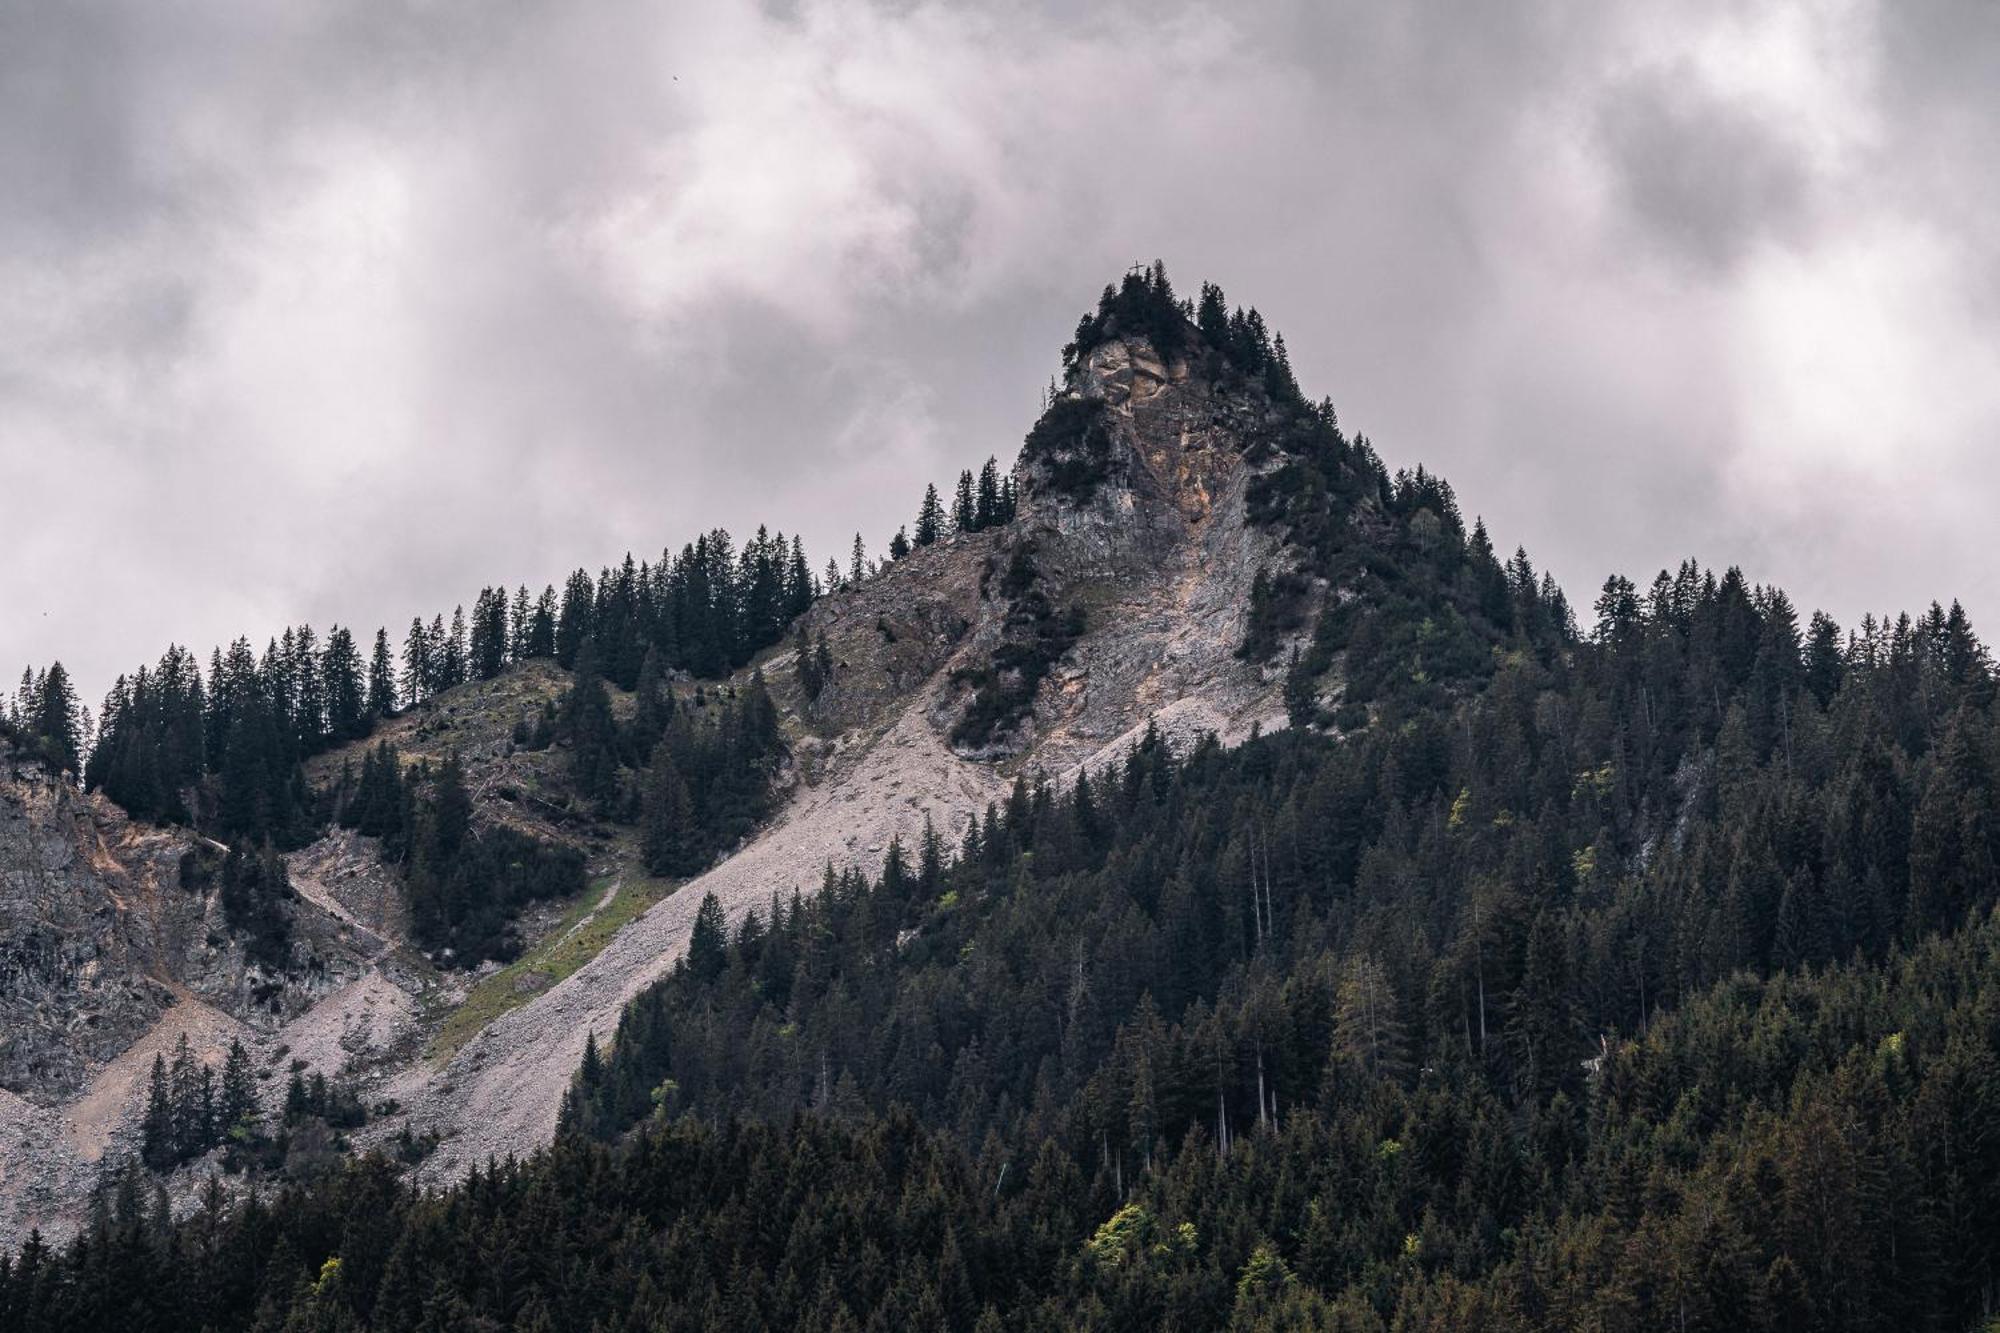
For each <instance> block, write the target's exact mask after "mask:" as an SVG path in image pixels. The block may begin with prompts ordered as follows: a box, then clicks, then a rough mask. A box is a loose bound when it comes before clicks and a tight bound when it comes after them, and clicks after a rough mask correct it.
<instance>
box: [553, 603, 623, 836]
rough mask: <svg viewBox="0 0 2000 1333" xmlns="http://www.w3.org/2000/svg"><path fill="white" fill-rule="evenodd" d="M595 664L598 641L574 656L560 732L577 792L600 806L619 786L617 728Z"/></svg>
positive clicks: (586, 642) (589, 644)
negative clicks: (567, 748)
mask: <svg viewBox="0 0 2000 1333" xmlns="http://www.w3.org/2000/svg"><path fill="white" fill-rule="evenodd" d="M597 662H598V658H597V641H596V640H595V639H586V640H584V642H583V644H582V646H581V647H580V648H579V649H578V651H577V655H576V682H575V684H573V685H571V686H570V691H569V695H568V697H567V698H566V699H565V700H564V703H563V711H562V719H561V730H562V733H563V735H564V736H566V737H567V738H568V740H569V744H570V772H571V774H572V776H573V778H574V781H575V783H576V789H577V792H578V793H579V794H580V795H582V796H583V797H584V798H585V799H586V800H590V801H596V802H603V801H607V800H609V799H610V798H611V796H612V794H613V792H614V791H615V790H616V788H617V784H618V726H617V723H616V722H614V721H613V720H612V717H611V696H610V695H608V694H606V693H605V690H604V678H603V676H602V675H601V674H600V673H599V671H598V665H597Z"/></svg>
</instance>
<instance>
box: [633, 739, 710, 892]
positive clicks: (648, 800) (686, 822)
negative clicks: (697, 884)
mask: <svg viewBox="0 0 2000 1333" xmlns="http://www.w3.org/2000/svg"><path fill="white" fill-rule="evenodd" d="M642 818H643V823H644V828H643V831H642V837H643V844H642V850H643V853H644V855H645V859H646V869H647V870H649V871H651V872H652V873H653V874H655V875H672V876H679V875H693V874H698V873H699V872H700V871H701V870H702V868H703V862H704V849H703V847H702V841H701V830H700V828H699V827H698V826H697V825H696V822H695V813H694V802H693V800H692V799H691V798H690V797H689V795H688V788H687V782H686V780H685V779H683V778H682V777H681V773H680V769H679V767H678V766H677V765H676V764H675V762H674V755H673V747H672V745H671V743H670V742H668V741H664V740H663V741H661V742H660V743H659V744H658V745H657V746H655V747H654V748H653V758H652V764H651V766H650V767H649V768H648V769H647V772H646V791H645V802H644V810H643V815H642Z"/></svg>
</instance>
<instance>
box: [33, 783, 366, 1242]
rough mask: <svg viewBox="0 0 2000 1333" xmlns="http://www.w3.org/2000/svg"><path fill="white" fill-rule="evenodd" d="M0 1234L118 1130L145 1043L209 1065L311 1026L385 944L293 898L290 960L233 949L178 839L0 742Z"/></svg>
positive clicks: (83, 1175) (49, 1210)
mask: <svg viewBox="0 0 2000 1333" xmlns="http://www.w3.org/2000/svg"><path fill="white" fill-rule="evenodd" d="M0 765H4V767H0V1168H4V1170H0V1243H5V1242H12V1241H17V1240H19V1239H20V1238H21V1237H23V1236H24V1235H25V1234H26V1231H27V1230H28V1229H30V1228H32V1227H36V1226H40V1227H42V1228H43V1229H44V1230H46V1231H50V1232H52V1233H55V1234H60V1233H61V1232H62V1231H63V1230H64V1228H65V1226H66V1225H67V1224H69V1223H71V1222H73V1221H74V1218H75V1212H76V1208H77V1206H78V1205H79V1204H80V1203H81V1202H82V1199H83V1196H84V1194H85V1193H86V1192H87V1191H88V1189H89V1188H90V1185H91V1183H92V1181H93V1180H94V1178H95V1174H96V1169H97V1166H98V1164H99V1163H100V1162H101V1161H102V1160H103V1159H104V1158H105V1156H106V1154H107V1152H111V1153H116V1152H121V1151H123V1150H125V1149H127V1148H129V1147H131V1146H132V1143H133V1139H134V1129H135V1126H134V1123H133V1121H134V1115H133V1112H134V1111H135V1109H136V1107H137V1103H138V1099H139V1095H140V1091H141V1090H142V1088H143V1086H144V1078H145V1075H146V1072H147V1070H148V1069H149V1068H150V1066H151V1063H152V1059H153V1056H154V1055H155V1054H156V1053H159V1052H160V1051H164V1050H169V1049H170V1048H171V1047H172V1045H173V1044H174V1042H175V1041H176V1040H178V1038H179V1037H180V1036H181V1035H182V1034H186V1035H187V1036H188V1038H189V1042H190V1046H191V1048H192V1049H193V1050H194V1052H195V1054H196V1055H197V1056H198V1057H200V1058H202V1059H206V1060H208V1061H209V1062H211V1063H215V1064H219V1063H220V1061H221V1059H222V1056H223V1054H224V1053H225V1052H226V1051H227V1049H228V1046H229V1043H230V1042H231V1041H232V1040H237V1039H241V1040H243V1041H245V1042H246V1043H247V1044H249V1045H250V1046H251V1047H252V1048H253V1049H259V1050H266V1051H268V1050H272V1049H275V1047H276V1046H277V1045H278V1044H281V1043H282V1041H283V1034H285V1033H287V1032H289V1031H292V1030H293V1029H295V1028H300V1027H303V1028H310V1027H311V1025H312V1024H313V1023H315V1022H318V1021H320V1020H321V1019H322V1018H324V1017H325V1016H326V1015H329V1014H331V1013H333V1012H334V1011H335V1010H337V1009H338V1004H337V1003H333V1004H332V1005H331V1007H330V1006H329V1001H334V1000H336V999H337V997H339V996H340V995H341V994H342V993H343V992H345V991H347V990H348V989H349V988H351V987H353V986H354V985H355V984H356V983H357V982H359V981H361V980H362V979H363V978H364V976H365V975H366V974H367V972H368V970H369V966H370V961H371V958H372V957H373V956H374V955H377V954H380V953H383V952H385V951H386V948H387V946H386V944H385V943H384V941H382V940H381V939H380V938H379V937H375V936H372V935H370V934H368V933H367V932H365V931H362V930H360V929H358V928H357V927H356V925H355V923H354V922H353V921H352V920H351V919H343V918H342V917H341V916H339V915H336V914H335V913H333V912H331V911H328V910H326V909H325V908H324V907H321V906H320V905H319V904H317V903H315V902H313V901H311V900H310V899H309V898H308V897H305V896H303V895H302V896H301V898H300V899H299V900H298V901H296V902H294V903H292V904H290V905H289V908H288V911H289V913H290V916H291V920H292V932H293V939H292V949H291V963H290V965H289V966H288V967H286V968H285V969H283V970H281V971H271V970H268V969H265V968H263V967H261V966H258V965H256V964H254V963H252V962H251V961H249V960H248V959H247V958H246V957H245V955H244V951H243V948H242V946H241V944H240V943H239V942H238V941H237V940H236V939H235V938H234V937H233V936H232V935H231V933H230V932H229V930H228V929H227V927H226V925H225V923H224V921H223V918H222V907H221V903H220V900H219V898H218V897H217V895H215V894H214V893H213V892H205V891H203V890H201V889H199V888H189V887H184V885H183V882H182V876H181V869H180V867H181V858H182V856H183V855H184V854H185V853H186V852H187V851H188V850H189V849H190V847H191V846H192V845H193V839H192V838H191V837H190V835H188V834H187V833H185V832H182V831H179V830H163V829H155V828H151V827H148V826H145V825H140V824H134V823H133V822H132V821H131V820H129V819H127V818H126V817H125V815H124V813H123V812H122V811H120V810H119V809H118V808H117V807H116V806H114V805H112V804H111V803H110V802H109V801H106V800H104V799H103V798H102V797H99V796H86V795H83V794H81V793H79V792H78V791H77V790H76V788H75V787H74V786H72V785H71V784H70V783H68V782H67V781H59V780H57V779H56V778H55V777H54V776H53V775H52V774H50V773H49V772H48V771H47V770H46V769H45V768H44V767H43V766H42V765H41V764H40V763H39V762H37V761H34V760H28V759H20V758H15V757H13V756H11V755H9V756H6V757H4V758H0Z"/></svg>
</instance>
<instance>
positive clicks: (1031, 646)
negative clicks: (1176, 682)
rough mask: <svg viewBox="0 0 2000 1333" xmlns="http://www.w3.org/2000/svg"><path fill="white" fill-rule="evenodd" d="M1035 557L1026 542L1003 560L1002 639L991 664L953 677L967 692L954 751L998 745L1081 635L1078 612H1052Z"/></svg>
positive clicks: (963, 670)
mask: <svg viewBox="0 0 2000 1333" xmlns="http://www.w3.org/2000/svg"><path fill="white" fill-rule="evenodd" d="M1034 557H1035V553H1034V546H1033V544H1032V543H1028V542H1024V543H1022V544H1021V545H1018V546H1016V547H1015V548H1014V550H1013V553H1012V554H1011V555H1010V556H1009V557H1008V563H1007V570H1006V573H1005V575H1004V576H1003V577H1002V579H1001V582H1000V591H1001V595H1002V596H1004V597H1006V598H1007V599H1008V607H1007V617H1006V620H1005V621H1004V622H1003V631H1002V632H1003V635H1004V638H1003V640H1002V642H1001V643H1000V645H999V646H998V647H997V648H995V649H994V650H993V656H992V658H991V660H990V661H989V662H988V663H987V664H986V665H985V666H983V667H977V668H965V667H962V668H959V669H958V670H956V671H954V672H953V673H952V680H953V682H954V683H957V684H961V685H969V686H971V687H972V698H971V700H970V701H969V702H968V703H967V704H966V709H965V713H964V715H963V716H962V717H960V718H959V720H958V722H957V724H956V725H955V726H954V727H953V728H952V732H951V743H952V744H953V745H956V746H964V747H967V748H971V749H977V748H979V747H982V746H985V745H990V744H992V743H993V742H994V741H996V740H999V739H1001V738H1002V737H1003V736H1004V735H1005V734H1006V733H1007V732H1008V731H1010V730H1011V729H1012V728H1013V727H1014V726H1015V725H1016V724H1017V723H1018V722H1019V721H1020V720H1021V719H1022V718H1023V717H1025V716H1027V714H1028V711H1029V710H1030V709H1031V708H1033V707H1034V702H1035V691H1036V690H1038V689H1040V688H1041V683H1042V680H1043V678H1044V677H1046V676H1047V675H1048V674H1049V670H1050V668H1052V667H1053V666H1054V665H1055V664H1056V662H1057V661H1059V660H1060V659H1061V658H1062V655H1063V654H1064V653H1066V652H1068V651H1069V649H1070V645H1071V644H1073V643H1075V642H1076V640H1077V638H1078V636H1080V635H1081V634H1082V633H1083V609H1082V608H1081V607H1078V606H1073V607H1071V608H1070V609H1069V610H1067V611H1060V612H1059V611H1057V610H1056V608H1055V607H1054V606H1053V605H1052V604H1051V603H1050V602H1049V599H1048V594H1047V593H1046V592H1045V591H1044V590H1043V587H1042V578H1041V574H1040V572H1039V571H1038V570H1037V569H1036V567H1035V558H1034Z"/></svg>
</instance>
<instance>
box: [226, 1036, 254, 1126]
mask: <svg viewBox="0 0 2000 1333" xmlns="http://www.w3.org/2000/svg"><path fill="white" fill-rule="evenodd" d="M256 1118H257V1076H256V1074H255V1073H254V1072H253V1071H252V1070H251V1068H250V1054H249V1052H247V1051H245V1050H244V1049H243V1043H242V1042H240V1041H235V1040H232V1041H231V1042H230V1043H229V1056H228V1058H227V1059H226V1060H225V1061H224V1062H223V1066H222V1097H221V1101H220V1103H219V1104H218V1106H217V1108H216V1119H217V1124H216V1131H217V1134H218V1136H220V1137H224V1138H226V1137H228V1136H229V1135H231V1134H233V1133H235V1132H236V1131H237V1130H239V1129H241V1130H245V1131H249V1130H252V1129H254V1126H255V1122H256Z"/></svg>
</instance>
